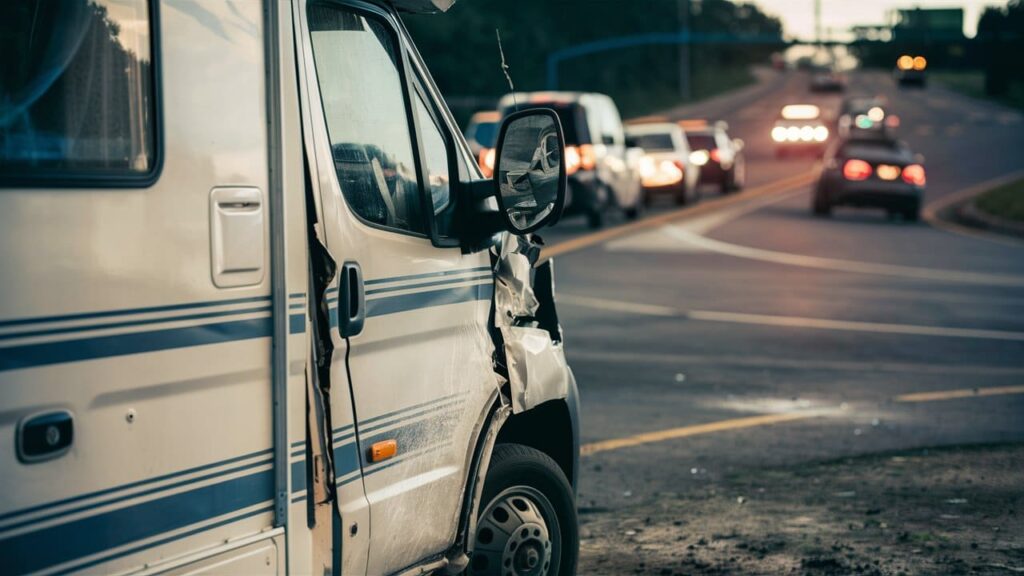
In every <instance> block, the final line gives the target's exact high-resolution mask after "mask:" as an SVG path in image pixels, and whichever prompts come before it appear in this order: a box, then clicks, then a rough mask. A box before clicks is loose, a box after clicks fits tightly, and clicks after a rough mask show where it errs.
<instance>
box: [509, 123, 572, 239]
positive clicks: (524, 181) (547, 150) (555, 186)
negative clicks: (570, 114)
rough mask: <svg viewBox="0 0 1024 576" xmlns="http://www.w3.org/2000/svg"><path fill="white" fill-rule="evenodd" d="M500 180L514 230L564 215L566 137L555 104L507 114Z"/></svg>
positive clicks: (531, 227) (531, 228) (524, 229)
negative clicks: (552, 107) (551, 106)
mask: <svg viewBox="0 0 1024 576" xmlns="http://www.w3.org/2000/svg"><path fill="white" fill-rule="evenodd" d="M494 183H495V185H496V187H497V191H498V207H499V209H500V212H501V216H502V218H503V219H504V222H505V227H506V228H507V229H508V230H509V231H510V232H512V233H513V234H526V233H527V232H533V231H534V230H536V229H538V228H540V227H541V226H544V225H545V224H549V223H553V222H555V221H557V220H558V217H559V216H560V215H561V213H562V205H563V204H564V203H565V187H566V175H565V140H564V139H563V137H562V124H561V122H559V120H558V115H557V114H555V112H554V110H548V109H534V110H524V111H522V112H516V113H515V114H512V115H510V116H509V117H508V118H506V119H505V121H504V123H502V125H501V132H499V134H498V143H497V149H496V153H495V159H494Z"/></svg>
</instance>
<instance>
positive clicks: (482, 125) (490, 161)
mask: <svg viewBox="0 0 1024 576" xmlns="http://www.w3.org/2000/svg"><path fill="white" fill-rule="evenodd" d="M500 125H501V114H500V113H499V112H498V111H497V110H481V111H480V112H477V113H475V114H473V116H472V117H470V119H469V123H467V124H466V131H465V136H466V142H467V143H468V144H469V149H470V150H471V151H472V152H473V156H474V157H475V158H476V159H477V161H478V162H479V163H480V168H481V169H482V170H483V171H484V176H487V177H488V178H490V176H491V173H492V172H493V171H494V141H495V140H496V139H497V138H498V128H499V126H500Z"/></svg>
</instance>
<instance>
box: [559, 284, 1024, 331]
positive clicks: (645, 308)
mask: <svg viewBox="0 0 1024 576" xmlns="http://www.w3.org/2000/svg"><path fill="white" fill-rule="evenodd" d="M558 300H559V302H562V303H565V304H569V305H575V306H581V307H585V308H592V309H597V310H610V311H613V312H625V313H630V314H639V315H643V316H658V317H663V318H686V319H689V320H699V321H703V322H727V323H733V324H753V325H760V326H778V327H782V328H805V329H812V330H840V331H848V332H870V333H874V334H901V335H910V336H938V337H946V338H973V339H983V340H1009V341H1021V342H1024V332H1011V331H1008V330H987V329H983V328H957V327H946V326H921V325H917V324H892V323H886V322H858V321H852V320H832V319H829V318H808V317H804V316H778V315H769V314H748V313H741V312H721V311H715V310H678V309H675V308H670V307H667V306H655V305H650V304H636V303H631V302H623V301H621V300H608V299H605V298H592V297H589V296H575V295H570V294H561V295H560V296H559V298H558Z"/></svg>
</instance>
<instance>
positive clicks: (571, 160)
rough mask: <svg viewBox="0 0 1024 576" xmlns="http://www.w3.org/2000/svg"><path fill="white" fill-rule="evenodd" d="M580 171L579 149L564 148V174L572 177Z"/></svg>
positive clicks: (573, 147) (572, 147)
mask: <svg viewBox="0 0 1024 576" xmlns="http://www.w3.org/2000/svg"><path fill="white" fill-rule="evenodd" d="M579 169H580V149H579V148H577V147H575V146H566V147H565V174H566V175H567V176H572V175H573V174H575V173H576V171H577V170H579Z"/></svg>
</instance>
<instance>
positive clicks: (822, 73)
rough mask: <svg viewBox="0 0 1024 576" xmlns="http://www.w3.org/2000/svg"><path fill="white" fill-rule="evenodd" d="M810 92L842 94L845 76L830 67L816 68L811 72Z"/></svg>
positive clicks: (844, 87) (844, 86)
mask: <svg viewBox="0 0 1024 576" xmlns="http://www.w3.org/2000/svg"><path fill="white" fill-rule="evenodd" d="M810 89H811V92H842V91H843V90H846V75H845V74H843V73H842V72H840V71H838V70H836V69H835V68H834V67H832V66H818V67H816V68H815V69H814V70H813V71H812V72H811V84H810Z"/></svg>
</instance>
